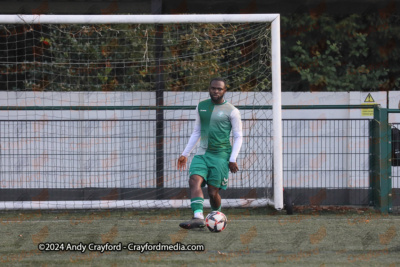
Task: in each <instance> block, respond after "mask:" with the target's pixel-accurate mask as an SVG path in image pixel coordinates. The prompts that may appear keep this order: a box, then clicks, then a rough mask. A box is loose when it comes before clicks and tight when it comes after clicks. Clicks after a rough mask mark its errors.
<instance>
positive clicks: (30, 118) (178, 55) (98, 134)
mask: <svg viewBox="0 0 400 267" xmlns="http://www.w3.org/2000/svg"><path fill="white" fill-rule="evenodd" d="M0 24H1V25H0V48H1V49H0V72H1V76H0V89H1V90H0V101H1V105H0V106H1V112H0V146H1V148H0V183H1V188H0V192H1V194H0V209H82V208H84V209H90V208H163V207H172V208H177V207H189V200H190V195H189V190H188V172H187V171H184V172H179V171H178V170H177V164H176V163H177V159H178V157H179V156H180V155H181V153H182V152H183V150H184V148H185V146H186V144H187V142H188V140H189V137H190V135H191V133H192V130H193V125H194V118H195V107H196V105H197V104H198V103H199V101H201V100H205V99H208V98H209V94H208V86H209V82H210V80H211V78H214V77H223V78H224V79H226V81H227V86H228V92H227V93H226V95H225V99H226V100H227V101H228V102H230V103H232V104H233V105H235V106H237V107H238V108H239V110H240V112H241V117H242V120H243V135H244V142H243V145H242V149H241V152H240V154H239V157H238V164H239V168H240V171H239V172H238V173H236V174H230V177H229V184H228V189H227V190H226V191H223V192H221V195H222V198H223V204H222V205H223V206H224V207H227V206H253V205H274V206H275V208H277V209H281V208H282V207H283V197H282V151H281V146H282V145H281V135H282V134H281V131H282V130H281V127H282V125H281V104H280V48H279V47H280V41H279V27H280V26H279V15H275V14H271V15H265V14H259V15H180V16H169V15H158V16H157V15H155V16H152V15H141V16H137V15H135V16H133V15H107V16H81V15H72V16H58V15H57V16H54V15H41V16H27V15H5V16H1V18H0ZM271 106H272V107H273V108H271ZM195 153H196V149H195V150H194V151H192V154H191V156H190V157H189V162H188V164H190V162H191V159H192V158H193V155H194V154H195ZM188 167H189V166H188ZM207 205H209V204H208V202H205V206H206V207H207Z"/></svg>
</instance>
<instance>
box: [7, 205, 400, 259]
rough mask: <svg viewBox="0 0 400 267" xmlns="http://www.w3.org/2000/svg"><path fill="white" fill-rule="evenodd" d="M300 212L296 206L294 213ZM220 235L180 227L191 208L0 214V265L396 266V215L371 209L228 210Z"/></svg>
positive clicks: (399, 240)
mask: <svg viewBox="0 0 400 267" xmlns="http://www.w3.org/2000/svg"><path fill="white" fill-rule="evenodd" d="M298 211H299V210H298ZM223 212H225V214H226V215H227V217H228V225H227V228H226V230H225V231H223V232H221V233H211V232H209V231H208V230H195V231H193V230H192V231H187V230H184V229H180V228H179V226H178V224H179V222H180V221H183V220H187V219H188V218H190V217H191V213H190V211H189V210H147V211H145V210H142V211H134V210H127V211H123V210H116V211H80V212H72V211H64V212H50V211H41V212H40V211H24V212H16V211H14V212H3V213H0V225H1V237H2V238H1V240H0V265H1V266H66V265H74V266H139V265H140V266H142V265H145V266H205V265H209V266H228V265H229V266H265V265H278V266H294V265H296V266H344V265H349V266H367V265H368V266H371V265H373V266H397V265H398V264H400V257H399V255H400V233H399V231H400V217H399V216H396V215H381V214H379V213H375V212H374V211H372V210H366V209H365V210H324V209H319V210H302V211H301V213H298V212H297V213H296V214H295V215H292V216H288V215H285V214H284V213H278V212H274V211H271V210H268V209H261V208H259V209H225V210H223ZM39 242H65V243H67V242H71V243H75V244H78V243H79V242H82V243H90V242H94V243H98V244H104V243H106V242H110V243H118V242H122V244H128V243H131V242H134V243H137V244H142V243H146V242H149V243H154V244H157V243H159V242H161V243H163V244H174V243H176V242H181V243H182V244H204V245H205V251H203V252H183V251H182V252H145V253H140V252H129V251H126V250H125V251H122V252H106V253H99V252H89V251H86V252H85V253H80V252H61V251H57V252H40V251H39V250H38V248H37V244H38V243H39Z"/></svg>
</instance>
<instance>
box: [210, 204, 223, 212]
mask: <svg viewBox="0 0 400 267" xmlns="http://www.w3.org/2000/svg"><path fill="white" fill-rule="evenodd" d="M211 210H212V211H221V205H219V207H218V208H215V207H213V206H212V205H211Z"/></svg>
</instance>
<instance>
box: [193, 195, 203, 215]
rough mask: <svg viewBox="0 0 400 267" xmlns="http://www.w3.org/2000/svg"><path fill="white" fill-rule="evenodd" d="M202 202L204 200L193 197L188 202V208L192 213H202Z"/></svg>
mask: <svg viewBox="0 0 400 267" xmlns="http://www.w3.org/2000/svg"><path fill="white" fill-rule="evenodd" d="M203 202H204V198H202V197H195V198H192V199H191V200H190V207H191V208H192V211H193V213H195V212H203Z"/></svg>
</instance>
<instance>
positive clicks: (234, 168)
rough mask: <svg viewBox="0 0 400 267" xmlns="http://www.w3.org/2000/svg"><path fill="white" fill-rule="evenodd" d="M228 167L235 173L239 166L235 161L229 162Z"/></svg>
mask: <svg viewBox="0 0 400 267" xmlns="http://www.w3.org/2000/svg"><path fill="white" fill-rule="evenodd" d="M229 169H230V170H231V172H232V173H236V172H237V171H238V170H239V167H238V165H237V163H236V162H229Z"/></svg>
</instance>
